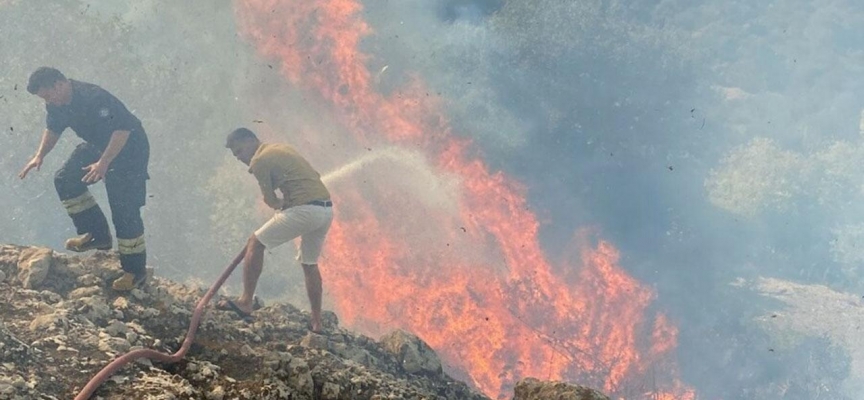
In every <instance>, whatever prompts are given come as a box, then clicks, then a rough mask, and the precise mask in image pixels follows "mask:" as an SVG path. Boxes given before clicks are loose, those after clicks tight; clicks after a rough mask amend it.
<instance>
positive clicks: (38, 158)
mask: <svg viewBox="0 0 864 400" xmlns="http://www.w3.org/2000/svg"><path fill="white" fill-rule="evenodd" d="M58 140H60V134H58V133H54V132H51V130H50V129H46V130H45V131H44V132H42V140H41V141H40V142H39V148H38V149H37V150H36V155H34V156H33V158H31V159H30V161H29V162H28V163H27V165H25V166H24V169H22V170H21V172H20V173H18V177H19V178H21V179H24V178H26V177H27V173H28V172H30V170H31V169H33V168H36V170H37V171H38V170H39V168H41V167H42V160H43V159H44V158H45V156H46V155H48V153H50V152H51V150H52V149H54V146H55V145H57V141H58Z"/></svg>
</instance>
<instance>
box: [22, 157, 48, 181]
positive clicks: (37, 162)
mask: <svg viewBox="0 0 864 400" xmlns="http://www.w3.org/2000/svg"><path fill="white" fill-rule="evenodd" d="M41 167H42V157H39V156H34V157H33V158H32V159H30V162H28V163H27V165H25V166H24V169H22V170H21V172H19V173H18V177H19V178H21V179H24V178H26V177H27V173H28V172H30V170H31V169H33V168H36V170H37V171H38V170H39V168H41Z"/></svg>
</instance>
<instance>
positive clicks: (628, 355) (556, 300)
mask: <svg viewBox="0 0 864 400" xmlns="http://www.w3.org/2000/svg"><path fill="white" fill-rule="evenodd" d="M235 5H236V14H237V18H238V25H239V26H240V30H241V31H242V34H243V35H244V36H245V37H246V38H247V39H248V40H249V41H250V42H251V43H252V44H253V46H255V48H256V49H257V50H258V52H259V54H260V55H261V57H263V58H265V59H267V60H275V62H274V65H278V67H279V68H280V70H279V71H280V73H281V74H282V75H283V76H284V77H285V78H286V79H287V80H288V81H289V82H290V83H291V84H293V85H295V86H296V87H298V88H299V89H300V90H303V91H305V92H307V93H309V94H310V95H314V96H318V97H320V99H321V100H322V101H323V102H324V103H325V104H327V106H328V108H330V109H331V110H332V113H333V115H335V116H336V118H337V119H338V122H339V123H340V124H341V125H343V126H344V127H345V129H346V130H347V131H349V132H351V134H352V135H353V137H351V138H350V139H347V140H351V141H354V142H355V143H356V144H358V146H364V147H365V146H368V147H369V149H370V151H369V155H367V156H366V157H361V158H360V159H358V160H356V161H354V162H353V163H351V162H350V161H351V160H345V161H346V163H349V165H347V166H345V167H343V169H341V170H339V171H336V172H334V173H333V174H330V175H329V176H328V177H327V178H328V184H329V185H330V186H331V189H332V191H333V192H334V196H335V200H336V202H337V220H336V223H335V224H334V226H333V228H332V230H331V233H330V236H329V238H328V243H327V248H326V251H325V253H326V254H325V255H326V262H325V264H324V265H322V273H323V274H324V280H325V286H327V289H328V291H329V292H330V293H331V296H332V297H333V301H334V302H335V304H336V307H337V310H336V311H337V313H338V314H339V316H340V318H341V319H342V320H343V321H344V323H345V324H347V325H349V326H352V327H354V328H356V329H360V330H362V331H364V332H366V333H367V334H370V335H373V336H374V335H379V334H381V333H382V332H385V331H387V330H391V329H394V328H403V329H406V330H409V331H411V332H414V333H416V334H417V335H418V336H420V337H421V338H423V339H424V340H425V341H426V342H428V343H429V344H430V345H431V346H432V347H433V348H434V349H435V350H436V351H437V352H438V353H439V355H440V356H441V357H442V359H443V360H444V362H445V364H447V366H448V371H449V372H450V373H452V374H454V375H456V376H458V377H460V378H463V379H466V380H468V381H469V382H471V383H472V384H473V385H475V386H476V387H477V388H479V389H480V390H482V391H483V392H485V393H486V394H488V395H490V396H493V397H498V398H507V397H508V396H509V395H510V393H512V387H513V386H514V384H515V382H516V381H517V380H518V379H520V378H523V377H528V376H533V377H537V378H540V379H555V380H565V381H574V382H577V383H582V384H588V385H594V386H597V387H599V388H600V389H604V390H605V391H607V392H609V393H613V394H614V395H615V396H616V397H621V398H633V399H636V398H645V399H648V398H651V399H657V398H660V399H687V398H692V397H693V393H692V391H691V390H690V389H688V388H687V387H686V386H685V385H683V384H681V383H680V382H679V381H678V379H677V369H676V366H675V363H674V354H673V353H674V350H675V346H676V344H675V342H676V336H677V330H676V328H675V327H674V325H673V324H672V323H670V322H669V320H668V319H667V318H666V317H665V316H664V315H663V314H661V313H658V312H656V311H652V310H651V309H650V308H651V304H652V301H653V299H654V293H653V291H652V290H650V289H649V288H647V287H645V286H644V285H642V284H640V283H639V282H637V281H636V280H635V279H634V278H632V277H630V276H629V275H628V274H627V273H626V272H625V271H624V270H623V269H622V268H621V267H620V266H619V265H618V264H617V263H618V259H619V254H618V251H617V250H616V249H615V248H614V247H613V245H612V244H610V243H608V242H607V241H604V240H600V239H594V236H596V235H594V234H593V233H591V232H589V231H587V230H586V231H585V232H581V233H579V234H576V235H574V236H576V239H574V244H573V247H574V251H573V254H572V255H570V258H569V259H568V260H567V261H566V262H564V263H562V265H555V266H553V265H552V264H551V263H550V261H549V260H548V259H547V257H546V255H544V253H543V251H542V249H541V246H540V243H539V242H538V239H537V233H538V228H539V224H538V221H537V219H536V217H535V215H534V214H533V213H532V212H531V211H530V210H529V205H528V204H527V202H526V200H525V193H524V188H522V187H521V186H520V185H519V184H517V183H516V182H514V181H513V180H512V179H510V178H508V177H507V176H505V175H504V174H502V173H498V172H492V171H490V170H489V168H488V167H487V166H486V165H485V163H484V162H483V161H482V158H481V157H480V156H479V155H477V154H473V152H474V151H476V150H475V149H474V148H473V147H472V144H471V143H470V141H468V140H465V139H463V138H460V137H458V136H456V135H455V134H454V133H453V132H451V129H450V127H449V125H448V121H447V118H446V116H445V115H443V114H442V111H441V110H442V107H441V105H440V104H439V102H440V101H441V99H440V98H438V97H436V96H434V95H430V94H429V93H428V91H427V90H426V88H424V84H423V83H422V81H421V79H420V78H417V77H415V78H414V79H412V80H411V82H410V83H409V84H407V85H406V86H405V87H402V88H400V90H396V91H391V92H390V94H387V95H385V94H383V93H381V92H380V91H378V90H376V87H375V84H374V79H372V76H371V74H370V72H369V71H368V70H367V67H366V64H365V63H366V61H367V60H368V59H369V58H370V57H372V56H373V55H369V54H364V53H363V52H361V51H360V50H359V47H358V46H359V44H360V42H361V40H362V39H363V38H364V37H367V36H368V35H371V34H372V30H371V28H370V26H368V25H367V24H366V23H365V22H364V21H363V19H362V18H361V10H362V5H361V4H360V3H358V2H357V1H354V0H309V1H277V0H245V1H244V0H238V1H236V2H235ZM270 62H273V61H270ZM382 146H383V147H384V149H383V150H381V149H379V148H380V147H382ZM373 147H375V148H376V149H375V150H373V149H372V148H373Z"/></svg>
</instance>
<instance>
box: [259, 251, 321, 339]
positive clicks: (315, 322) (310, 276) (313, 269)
mask: <svg viewBox="0 0 864 400" xmlns="http://www.w3.org/2000/svg"><path fill="white" fill-rule="evenodd" d="M303 274H304V275H305V276H306V294H308V295H309V305H310V306H312V326H311V328H312V331H313V332H321V292H322V290H321V272H320V271H318V264H303ZM250 304H251V303H250Z"/></svg>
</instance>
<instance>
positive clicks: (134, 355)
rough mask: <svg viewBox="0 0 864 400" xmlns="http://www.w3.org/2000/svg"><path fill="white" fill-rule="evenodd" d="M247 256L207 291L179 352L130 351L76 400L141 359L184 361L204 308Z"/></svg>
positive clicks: (117, 359) (242, 252)
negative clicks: (121, 369)
mask: <svg viewBox="0 0 864 400" xmlns="http://www.w3.org/2000/svg"><path fill="white" fill-rule="evenodd" d="M245 255H246V248H243V251H241V252H240V254H238V255H237V257H234V261H231V265H229V266H228V268H227V269H225V272H223V273H222V276H220V277H219V279H218V280H217V281H216V282H215V283H214V284H213V286H211V287H210V290H208V291H207V294H205V295H204V297H202V298H201V300H199V301H198V305H197V306H195V312H194V313H192V322H190V323H189V330H188V331H186V339H185V340H183V345H182V346H180V350H177V352H176V353H174V354H170V355H169V354H166V353H161V352H158V351H156V350H153V349H137V350H133V351H130V352H128V353H126V354H124V355H122V356H120V357H118V358H116V359H114V361H112V362H111V363H110V364H108V365H106V366H105V368H102V370H101V371H99V373H98V374H96V375H95V376H93V378H91V379H90V382H87V385H86V386H84V389H81V392H80V393H78V395H77V396H75V400H87V399H89V398H90V396H91V395H92V394H93V392H95V391H96V389H97V388H98V387H99V386H100V385H102V383H104V382H105V380H107V379H108V378H109V377H110V376H111V375H113V374H114V373H115V372H117V370H119V369H120V368H122V367H123V366H124V365H126V364H128V363H130V362H132V361H135V360H137V359H139V358H149V359H151V360H155V361H159V362H163V363H175V362H177V361H180V360H181V359H183V356H185V355H186V352H187V351H189V348H190V347H191V346H192V342H193V341H194V340H195V332H196V331H197V330H198V323H199V322H200V321H201V314H203V313H204V307H206V306H207V303H209V302H210V299H211V298H213V295H214V294H216V291H217V290H219V288H220V287H221V286H222V284H223V283H225V280H227V279H228V277H229V276H231V273H232V272H234V268H236V267H237V264H240V261H243V256H245Z"/></svg>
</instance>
